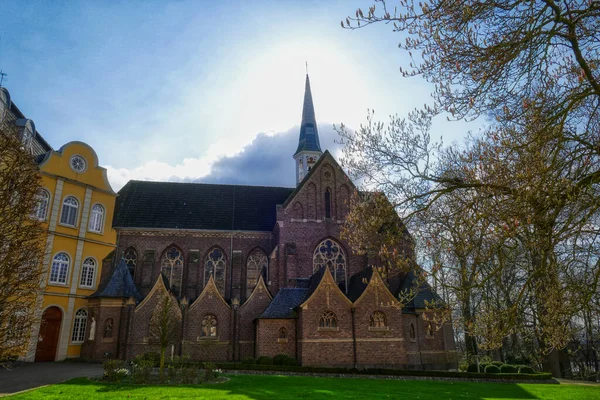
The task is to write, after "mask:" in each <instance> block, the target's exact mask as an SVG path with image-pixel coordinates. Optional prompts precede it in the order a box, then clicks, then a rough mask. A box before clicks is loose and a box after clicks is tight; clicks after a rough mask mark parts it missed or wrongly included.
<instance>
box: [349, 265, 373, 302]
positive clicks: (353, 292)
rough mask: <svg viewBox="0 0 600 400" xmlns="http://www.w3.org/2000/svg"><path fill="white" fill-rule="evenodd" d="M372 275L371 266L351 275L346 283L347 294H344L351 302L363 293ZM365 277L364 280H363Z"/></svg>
mask: <svg viewBox="0 0 600 400" xmlns="http://www.w3.org/2000/svg"><path fill="white" fill-rule="evenodd" d="M371 276H373V267H367V268H364V269H363V270H361V271H360V272H357V273H356V274H354V275H352V277H351V278H350V282H349V283H348V294H347V295H346V296H347V297H348V299H350V301H351V302H353V303H354V302H355V301H356V300H358V298H359V297H360V296H361V295H362V294H363V292H364V291H365V289H366V288H367V286H368V285H369V283H368V282H369V280H370V279H371ZM365 279H366V282H365V281H364V280H365Z"/></svg>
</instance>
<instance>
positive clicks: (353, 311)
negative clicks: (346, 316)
mask: <svg viewBox="0 0 600 400" xmlns="http://www.w3.org/2000/svg"><path fill="white" fill-rule="evenodd" d="M350 312H351V314H352V352H353V356H354V357H353V359H354V368H358V360H357V354H356V324H355V322H354V315H355V312H356V308H354V307H352V308H351V309H350Z"/></svg>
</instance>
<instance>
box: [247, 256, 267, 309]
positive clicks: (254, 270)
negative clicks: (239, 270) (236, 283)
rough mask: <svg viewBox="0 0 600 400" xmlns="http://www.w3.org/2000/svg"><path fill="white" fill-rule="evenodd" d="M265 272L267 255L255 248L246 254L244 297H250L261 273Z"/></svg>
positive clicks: (264, 273)
mask: <svg viewBox="0 0 600 400" xmlns="http://www.w3.org/2000/svg"><path fill="white" fill-rule="evenodd" d="M266 273H267V255H266V254H265V253H263V252H262V251H261V250H259V249H256V250H254V251H253V252H252V253H250V255H249V256H248V261H247V262H246V298H248V297H250V295H251V294H252V291H253V290H254V288H255V287H256V284H257V283H258V278H259V277H260V275H261V274H263V276H264V275H266Z"/></svg>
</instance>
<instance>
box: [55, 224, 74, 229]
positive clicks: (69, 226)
mask: <svg viewBox="0 0 600 400" xmlns="http://www.w3.org/2000/svg"><path fill="white" fill-rule="evenodd" d="M58 226H64V227H65V228H71V229H77V225H68V224H63V223H62V222H59V223H58Z"/></svg>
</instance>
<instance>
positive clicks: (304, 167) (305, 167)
mask: <svg viewBox="0 0 600 400" xmlns="http://www.w3.org/2000/svg"><path fill="white" fill-rule="evenodd" d="M321 154H323V152H322V151H321V144H320V143H319V132H318V130H317V119H316V117H315V106H314V105H313V100H312V93H311V91H310V79H309V78H308V74H306V84H305V87H304V106H303V107H302V122H301V123H300V138H299V139H298V148H297V149H296V152H295V153H294V160H295V161H296V185H298V184H299V183H300V182H301V181H302V179H304V177H305V176H306V175H307V174H308V172H309V171H310V169H311V168H312V166H313V165H315V163H316V162H317V160H318V159H319V157H320V156H321Z"/></svg>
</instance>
